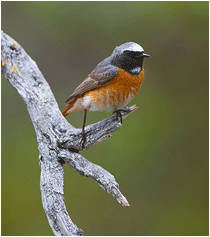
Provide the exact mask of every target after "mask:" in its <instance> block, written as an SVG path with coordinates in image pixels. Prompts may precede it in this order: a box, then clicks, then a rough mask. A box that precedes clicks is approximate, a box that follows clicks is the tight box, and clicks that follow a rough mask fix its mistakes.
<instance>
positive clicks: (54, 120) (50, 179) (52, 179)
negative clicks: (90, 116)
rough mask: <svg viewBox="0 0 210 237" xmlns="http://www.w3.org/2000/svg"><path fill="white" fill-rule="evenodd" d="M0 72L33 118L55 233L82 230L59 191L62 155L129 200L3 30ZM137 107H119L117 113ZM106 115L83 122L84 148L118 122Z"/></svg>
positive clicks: (121, 198) (103, 137)
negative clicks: (88, 156)
mask: <svg viewBox="0 0 210 237" xmlns="http://www.w3.org/2000/svg"><path fill="white" fill-rule="evenodd" d="M1 48H2V52H1V62H2V72H3V74H4V75H5V77H6V78H7V79H8V81H9V82H10V83H11V84H12V86H13V87H15V88H16V89H17V91H18V93H19V94H20V95H21V96H22V98H23V100H24V102H25V104H26V106H27V109H28V112H29V114H30V117H31V120H32V122H33V125H34V128H35V131H36V135H37V142H38V147H39V164H40V167H41V177H40V188H41V194H42V203H43V208H44V210H45V212H46V215H47V218H48V221H49V224H50V226H51V228H52V230H53V232H54V234H55V235H77V236H79V235H82V233H83V231H82V230H81V229H79V228H78V227H77V226H76V225H75V224H74V223H73V222H72V220H71V218H70V217H69V215H68V213H67V210H66V206H65V203H64V197H63V194H64V192H63V178H64V171H63V165H62V162H60V160H64V161H65V162H66V163H67V164H68V165H69V166H70V167H71V168H72V169H74V170H75V171H76V172H78V173H79V174H81V175H83V176H86V177H89V178H91V179H93V180H95V181H96V182H97V183H98V184H99V185H100V186H101V187H102V188H103V189H104V190H106V191H107V192H108V193H110V194H111V195H112V196H113V197H114V198H115V199H116V200H117V201H118V202H119V203H120V204H121V205H122V206H124V207H128V206H129V203H128V201H127V200H126V198H125V197H124V196H123V195H122V194H121V192H120V190H119V185H118V183H117V182H116V181H115V178H114V176H113V175H111V174H110V173H109V172H108V171H106V170H105V169H103V168H102V167H100V166H98V165H96V164H93V163H91V162H90V161H88V160H87V159H85V158H84V157H83V156H82V155H81V154H80V153H79V151H80V150H82V143H81V139H82V137H81V129H76V128H74V127H73V126H72V125H71V124H69V123H68V122H67V120H66V119H65V118H64V117H63V115H62V114H61V112H60V110H59V108H58V105H57V103H56V100H55V98H54V95H53V94H52V92H51V89H50V87H49V85H48V83H47V82H46V80H45V79H44V77H43V75H42V74H41V72H40V71H39V69H38V67H37V65H36V63H35V62H34V61H33V60H32V59H31V58H30V57H29V56H28V54H27V53H26V52H25V51H24V49H23V48H22V47H21V46H20V45H19V44H18V43H17V42H16V41H15V40H13V39H12V38H11V37H9V36H8V35H6V34H5V33H4V32H2V34H1ZM136 109H137V107H136V106H135V105H134V106H131V107H127V108H125V109H124V111H125V112H123V114H122V117H123V119H124V118H125V117H126V116H127V115H129V114H130V113H132V112H133V111H135V110H136ZM121 126H122V125H121V123H120V121H117V120H116V116H115V115H112V116H110V117H108V118H106V119H104V120H102V121H100V122H98V123H95V124H92V125H89V126H87V127H86V128H85V131H86V134H87V135H86V142H85V146H84V150H86V149H88V148H90V147H92V146H94V145H96V144H98V143H100V142H102V141H104V140H106V139H108V138H109V137H111V134H110V132H114V131H115V130H117V129H119V128H120V127H121Z"/></svg>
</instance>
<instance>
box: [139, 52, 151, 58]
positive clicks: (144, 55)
mask: <svg viewBox="0 0 210 237" xmlns="http://www.w3.org/2000/svg"><path fill="white" fill-rule="evenodd" d="M141 56H143V57H151V56H150V55H149V54H146V53H143V54H141Z"/></svg>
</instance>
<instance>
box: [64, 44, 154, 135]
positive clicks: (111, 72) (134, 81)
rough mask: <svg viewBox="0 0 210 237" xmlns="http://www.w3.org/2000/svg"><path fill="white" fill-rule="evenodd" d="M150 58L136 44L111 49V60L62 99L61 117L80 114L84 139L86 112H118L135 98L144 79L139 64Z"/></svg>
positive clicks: (96, 68) (105, 61)
mask: <svg viewBox="0 0 210 237" xmlns="http://www.w3.org/2000/svg"><path fill="white" fill-rule="evenodd" d="M145 57H151V56H150V55H149V54H146V53H145V52H144V49H143V48H142V47H141V46H140V45H139V44H137V43H134V42H127V43H124V44H122V45H120V46H117V47H115V49H114V51H113V53H112V54H111V56H109V57H107V58H106V59H104V60H103V61H101V62H100V63H99V64H98V65H97V66H96V67H95V69H94V70H93V71H92V72H91V73H90V74H89V75H88V76H87V77H86V78H85V79H84V81H83V82H82V83H81V84H80V85H79V86H78V87H77V88H76V89H75V91H74V92H73V93H72V94H71V95H70V96H69V97H68V98H67V99H66V101H65V103H67V107H66V108H65V109H64V110H63V111H62V114H63V116H64V117H66V116H67V115H69V114H71V113H73V112H76V111H78V110H81V109H83V110H84V118H83V126H82V132H81V134H82V136H83V138H84V139H85V121H86V116H87V111H102V110H106V111H111V110H114V112H113V113H116V114H117V119H118V118H119V117H120V121H121V123H122V116H121V113H120V112H121V111H123V110H122V108H123V107H125V106H126V105H127V104H128V103H129V102H130V101H131V100H132V99H133V98H134V97H135V95H136V94H137V92H138V90H139V88H140V86H141V83H142V81H143V78H144V67H143V60H144V58H145Z"/></svg>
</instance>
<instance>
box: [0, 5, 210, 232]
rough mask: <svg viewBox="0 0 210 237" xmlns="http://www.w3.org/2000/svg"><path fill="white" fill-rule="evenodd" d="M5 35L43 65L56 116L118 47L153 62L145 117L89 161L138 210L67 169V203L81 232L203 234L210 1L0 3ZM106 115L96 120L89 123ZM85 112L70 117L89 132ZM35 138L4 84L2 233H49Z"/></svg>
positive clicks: (128, 124) (143, 103)
mask: <svg viewBox="0 0 210 237" xmlns="http://www.w3.org/2000/svg"><path fill="white" fill-rule="evenodd" d="M1 4H2V30H3V31H4V32H5V33H7V34H9V35H10V36H11V37H13V38H14V39H15V40H16V41H17V42H19V43H20V44H21V45H22V46H23V47H24V49H25V50H26V52H27V53H28V54H29V55H30V56H31V57H32V58H33V59H34V60H35V61H36V62H37V64H38V66H39V68H40V70H41V72H42V73H43V75H44V76H45V78H46V80H47V81H48V83H49V84H50V86H51V89H52V91H53V93H54V95H55V98H56V100H57V102H58V104H59V107H60V109H61V110H62V109H64V108H65V104H64V101H65V99H66V98H67V97H68V96H69V95H70V94H71V93H72V92H73V91H74V89H75V88H76V86H78V85H79V84H80V83H81V82H82V81H83V79H84V78H85V77H86V76H87V74H88V73H90V72H91V71H92V70H93V69H94V67H95V66H96V65H97V64H98V63H99V62H100V61H101V60H103V59H104V58H106V57H108V56H109V55H110V54H111V53H112V51H113V49H114V48H115V46H118V45H120V44H122V43H125V42H128V41H133V42H137V43H139V44H140V45H141V46H142V47H143V48H144V49H145V52H146V53H148V54H150V55H152V57H151V58H148V59H146V60H145V63H144V66H145V79H144V81H143V84H142V87H141V89H140V92H139V93H138V94H137V96H136V97H135V99H134V100H133V101H132V102H130V104H129V105H133V104H137V105H138V106H139V109H138V110H137V111H136V112H135V113H133V114H132V115H130V116H129V117H128V118H127V119H126V120H124V122H123V126H122V128H121V129H120V130H118V131H116V132H114V133H113V137H112V138H111V139H109V140H107V141H105V142H103V143H101V144H99V145H97V146H96V147H93V148H91V149H90V150H88V151H84V152H82V155H84V156H85V157H86V158H87V159H89V160H90V161H92V162H94V163H96V164H99V165H101V166H102V167H104V168H105V169H107V170H108V171H109V172H111V173H112V174H113V175H114V176H115V178H116V180H117V182H118V183H119V184H120V189H121V191H122V193H123V194H124V195H125V196H126V197H127V199H128V201H129V203H130V205H131V207H130V208H123V207H122V206H121V205H119V204H118V203H117V201H116V200H115V199H113V198H112V197H111V196H110V195H108V194H107V193H106V192H105V191H103V190H102V189H101V188H100V187H99V186H98V185H97V184H96V183H95V182H94V181H92V180H90V179H87V178H85V177H82V176H80V175H79V174H77V173H76V172H74V171H73V170H71V169H70V167H68V166H67V165H64V169H65V186H64V187H65V189H64V190H65V195H64V196H65V202H66V206H67V209H68V212H69V214H70V216H71V218H72V220H73V221H74V222H75V224H77V226H78V227H80V228H82V229H83V230H84V235H208V223H209V219H208V218H209V217H208V213H209V212H208V208H209V206H208V200H209V198H208V194H209V190H208V187H209V186H208V182H209V179H208V167H209V164H208V115H209V113H208V88H209V84H208V75H209V71H208V65H209V60H208V52H209V42H208V36H209V32H208V29H209V28H208V27H209V22H208V17H209V13H208V9H209V3H208V2H2V3H1ZM110 114H111V113H107V112H89V113H88V116H87V124H91V123H95V122H97V121H99V120H101V119H103V118H105V117H107V116H109V115H110ZM82 119H83V111H79V112H76V113H74V114H72V115H71V116H68V117H67V120H68V121H69V122H70V123H71V124H73V125H74V126H75V127H81V126H82ZM37 147H38V146H37V141H36V135H35V132H34V128H33V126H32V123H31V120H30V118H29V114H28V112H27V109H26V106H25V104H24V102H23V100H22V98H21V97H20V96H19V94H18V93H17V91H16V90H15V89H14V88H12V87H11V85H10V84H9V83H8V81H7V80H6V79H5V78H4V76H2V163H1V164H2V166H1V167H2V169H1V173H2V183H1V185H2V192H1V194H2V195H1V201H2V215H1V220H2V226H1V228H2V235H53V233H52V231H51V229H50V227H49V225H48V221H47V218H46V216H45V213H44V210H43V208H42V203H41V194H40V190H39V177H40V167H39V165H38V149H37Z"/></svg>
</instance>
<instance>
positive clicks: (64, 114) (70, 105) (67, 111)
mask: <svg viewBox="0 0 210 237" xmlns="http://www.w3.org/2000/svg"><path fill="white" fill-rule="evenodd" d="M75 102H76V99H75V100H73V101H72V102H71V103H70V104H69V105H68V106H67V107H66V108H65V109H64V110H63V111H62V114H63V116H64V117H66V116H67V115H69V114H70V113H72V112H75V111H74V110H71V108H72V107H73V106H74V104H75Z"/></svg>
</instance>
